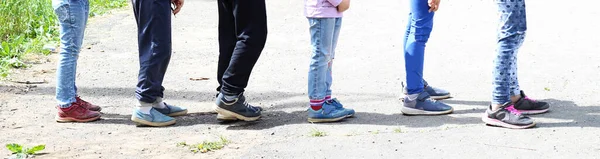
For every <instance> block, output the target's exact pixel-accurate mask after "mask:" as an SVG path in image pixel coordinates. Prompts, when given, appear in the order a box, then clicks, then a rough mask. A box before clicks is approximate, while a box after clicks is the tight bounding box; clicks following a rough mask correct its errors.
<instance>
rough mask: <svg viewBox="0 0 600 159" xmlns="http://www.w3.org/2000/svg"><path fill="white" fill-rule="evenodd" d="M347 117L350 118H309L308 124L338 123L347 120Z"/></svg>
mask: <svg viewBox="0 0 600 159" xmlns="http://www.w3.org/2000/svg"><path fill="white" fill-rule="evenodd" d="M346 117H348V116H347V115H346V116H343V117H339V118H332V119H317V118H308V122H311V123H327V122H336V121H340V120H342V119H344V118H346Z"/></svg>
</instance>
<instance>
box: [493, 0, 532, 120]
mask: <svg viewBox="0 0 600 159" xmlns="http://www.w3.org/2000/svg"><path fill="white" fill-rule="evenodd" d="M496 2H497V4H498V13H499V14H500V23H499V26H498V48H497V55H496V59H495V60H494V72H493V74H494V83H493V86H494V90H493V92H492V94H493V97H492V105H493V109H498V108H499V107H500V106H501V105H502V104H504V103H506V102H510V101H511V97H512V98H516V99H518V97H520V89H519V82H518V78H517V53H518V49H519V47H520V46H521V44H523V40H524V38H525V32H526V31H527V23H526V16H525V1H524V0H515V1H509V0H496Z"/></svg>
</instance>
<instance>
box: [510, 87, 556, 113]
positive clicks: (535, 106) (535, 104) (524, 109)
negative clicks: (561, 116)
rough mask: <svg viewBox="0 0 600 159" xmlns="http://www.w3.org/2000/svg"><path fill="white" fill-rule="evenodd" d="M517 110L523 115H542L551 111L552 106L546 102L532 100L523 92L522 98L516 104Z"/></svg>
mask: <svg viewBox="0 0 600 159" xmlns="http://www.w3.org/2000/svg"><path fill="white" fill-rule="evenodd" d="M515 109H517V110H518V111H519V112H520V113H522V114H528V115H533V114H542V113H546V112H548V110H550V105H549V104H548V103H546V102H542V101H537V100H534V99H531V98H529V97H527V96H526V95H525V92H523V91H521V98H520V99H519V100H517V102H515Z"/></svg>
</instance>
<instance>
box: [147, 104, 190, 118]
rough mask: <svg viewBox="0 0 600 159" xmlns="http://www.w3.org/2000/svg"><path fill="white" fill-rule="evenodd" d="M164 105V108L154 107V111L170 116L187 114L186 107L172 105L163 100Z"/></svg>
mask: <svg viewBox="0 0 600 159" xmlns="http://www.w3.org/2000/svg"><path fill="white" fill-rule="evenodd" d="M165 105H166V107H165V108H162V109H161V108H154V109H156V111H158V112H160V113H162V114H164V115H167V116H170V117H176V116H182V115H186V114H187V112H188V111H187V109H186V108H183V107H178V106H174V105H169V104H167V103H166V102H165Z"/></svg>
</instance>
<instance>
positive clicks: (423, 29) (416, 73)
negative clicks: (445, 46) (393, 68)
mask: <svg viewBox="0 0 600 159" xmlns="http://www.w3.org/2000/svg"><path fill="white" fill-rule="evenodd" d="M410 8H411V13H410V17H411V19H410V21H409V22H408V23H409V25H410V29H409V30H407V36H406V40H405V47H404V61H405V67H406V84H407V89H408V94H418V93H421V92H423V86H424V85H423V62H424V61H423V60H424V54H425V43H427V40H428V39H429V34H430V33H431V30H432V27H433V15H434V13H433V12H429V5H428V4H427V1H424V0H411V6H410Z"/></svg>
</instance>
